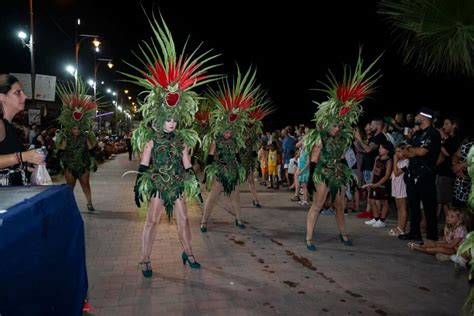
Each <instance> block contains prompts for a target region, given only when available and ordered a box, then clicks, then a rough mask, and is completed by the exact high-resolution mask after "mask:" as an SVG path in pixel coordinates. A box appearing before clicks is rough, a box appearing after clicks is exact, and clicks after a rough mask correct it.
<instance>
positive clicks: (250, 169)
mask: <svg viewBox="0 0 474 316" xmlns="http://www.w3.org/2000/svg"><path fill="white" fill-rule="evenodd" d="M255 103H256V104H257V105H256V106H255V107H254V108H253V109H252V110H251V111H250V112H249V123H248V126H247V130H248V132H247V137H246V138H245V147H244V148H242V150H241V151H240V159H241V160H242V166H243V167H244V169H245V171H246V173H247V183H248V185H249V189H250V193H251V194H252V204H253V206H255V207H257V208H260V207H262V205H261V204H260V203H259V201H258V197H257V190H256V189H255V179H254V171H255V168H256V166H257V150H258V148H259V146H260V138H259V135H261V134H262V133H263V131H262V125H263V124H262V120H263V118H264V117H265V116H267V115H268V114H270V113H272V112H273V111H274V108H273V107H271V106H269V104H270V100H269V99H268V98H267V97H266V94H265V93H262V96H261V97H258V99H257V101H256V102H255Z"/></svg>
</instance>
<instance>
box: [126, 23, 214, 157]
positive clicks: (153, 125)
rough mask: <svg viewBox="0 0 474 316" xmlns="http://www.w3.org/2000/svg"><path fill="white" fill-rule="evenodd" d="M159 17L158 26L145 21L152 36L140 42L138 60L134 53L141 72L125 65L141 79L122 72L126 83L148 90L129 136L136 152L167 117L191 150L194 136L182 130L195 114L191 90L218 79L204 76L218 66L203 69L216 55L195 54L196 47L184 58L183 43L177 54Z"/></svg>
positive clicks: (193, 97) (184, 48) (136, 68)
mask: <svg viewBox="0 0 474 316" xmlns="http://www.w3.org/2000/svg"><path fill="white" fill-rule="evenodd" d="M147 18H148V16H147ZM160 18H161V25H160V23H159V22H158V21H157V19H156V18H155V16H154V15H153V16H152V19H150V18H148V21H149V23H150V26H151V28H152V30H153V33H154V35H155V37H154V38H152V39H151V41H150V43H147V42H145V41H143V46H140V50H141V52H142V55H143V56H142V57H140V56H138V55H137V54H135V56H137V58H138V59H139V61H140V62H141V64H142V66H143V67H144V69H145V70H143V69H140V68H139V67H136V66H133V65H131V64H129V63H127V64H128V65H129V66H130V67H132V68H133V69H135V70H136V71H138V72H139V73H140V74H141V77H139V76H135V75H131V74H126V73H123V74H124V75H125V76H127V77H129V78H131V80H127V81H128V82H132V83H134V84H137V85H139V86H141V87H144V88H146V89H147V90H149V93H148V95H147V96H146V97H145V100H144V102H143V103H141V106H140V109H139V111H141V112H142V115H143V121H142V122H141V123H140V126H139V128H138V129H137V130H135V131H134V133H133V140H134V145H135V147H136V148H137V149H138V150H139V151H141V150H142V149H143V147H144V146H145V144H146V143H147V142H148V141H149V140H150V139H151V138H152V135H154V133H155V131H154V130H159V131H161V130H162V129H163V124H164V122H165V120H166V119H168V118H174V119H175V120H176V121H177V122H178V125H179V129H178V132H179V133H180V134H181V135H182V136H183V139H184V141H185V142H186V143H187V144H188V145H189V146H191V147H193V146H194V145H195V143H196V142H197V141H198V137H197V134H196V132H194V131H192V130H186V129H187V128H190V127H191V125H192V123H193V120H194V114H195V113H196V112H197V111H198V95H197V94H196V93H195V92H193V91H191V89H194V88H196V87H198V86H200V85H203V84H206V83H208V82H211V81H213V80H216V79H218V78H219V77H220V76H219V75H209V74H207V72H208V71H209V70H210V69H211V68H214V67H216V66H218V65H214V64H211V65H208V66H205V64H208V63H209V61H211V60H213V59H214V58H216V57H217V56H218V55H210V52H211V50H208V51H206V52H204V53H202V54H200V55H197V51H198V49H199V48H200V46H201V45H199V46H198V48H196V49H195V50H194V51H193V52H192V53H191V55H189V56H187V55H186V54H185V50H186V44H187V42H186V44H185V45H184V47H183V50H182V52H181V53H180V54H179V55H178V54H177V53H176V49H175V45H174V42H173V38H172V36H171V32H170V31H169V29H168V27H167V26H166V23H165V21H164V19H163V17H162V16H161V15H160Z"/></svg>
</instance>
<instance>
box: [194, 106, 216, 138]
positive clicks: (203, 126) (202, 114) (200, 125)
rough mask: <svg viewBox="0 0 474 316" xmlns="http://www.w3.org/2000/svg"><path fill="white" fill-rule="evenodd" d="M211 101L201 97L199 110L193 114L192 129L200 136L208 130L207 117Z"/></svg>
mask: <svg viewBox="0 0 474 316" xmlns="http://www.w3.org/2000/svg"><path fill="white" fill-rule="evenodd" d="M211 108H212V101H211V100H210V99H208V98H202V99H201V100H200V102H199V110H198V111H197V112H196V114H195V115H194V116H195V118H196V120H195V121H194V129H195V130H196V131H197V132H198V134H199V135H200V136H204V135H205V134H206V133H207V132H208V131H209V117H210V114H211Z"/></svg>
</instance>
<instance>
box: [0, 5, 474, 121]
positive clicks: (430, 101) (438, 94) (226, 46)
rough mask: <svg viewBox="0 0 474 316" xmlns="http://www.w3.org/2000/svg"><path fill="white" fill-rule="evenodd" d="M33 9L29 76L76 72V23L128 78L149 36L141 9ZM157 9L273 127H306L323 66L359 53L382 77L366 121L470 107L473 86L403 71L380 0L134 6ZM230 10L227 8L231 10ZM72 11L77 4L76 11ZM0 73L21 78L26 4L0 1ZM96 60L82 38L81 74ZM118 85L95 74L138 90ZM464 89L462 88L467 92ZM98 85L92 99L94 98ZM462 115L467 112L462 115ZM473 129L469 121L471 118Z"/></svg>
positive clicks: (89, 72) (103, 70)
mask: <svg viewBox="0 0 474 316" xmlns="http://www.w3.org/2000/svg"><path fill="white" fill-rule="evenodd" d="M126 3H127V4H126V5H124V4H120V5H117V1H99V0H95V1H89V0H81V1H78V0H76V1H73V0H42V1H38V0H36V1H35V33H36V34H35V36H36V40H35V43H36V44H35V50H36V53H35V56H36V72H37V73H39V74H46V75H54V76H57V77H58V79H60V80H65V79H70V78H71V77H69V75H68V74H67V73H66V72H65V70H64V68H65V65H66V64H67V63H71V64H74V61H75V57H74V56H75V55H74V27H75V21H76V19H77V17H80V18H81V26H80V29H79V33H86V34H98V35H100V36H101V41H102V45H101V52H100V53H99V55H98V58H113V60H114V64H115V65H116V66H117V67H116V68H115V70H120V71H131V69H129V68H128V67H127V66H126V65H125V64H124V63H123V62H122V60H126V61H129V62H131V63H135V64H138V63H137V60H136V58H135V57H134V56H133V55H132V53H131V51H132V50H135V51H137V48H138V44H139V43H140V41H141V40H146V39H149V38H150V36H151V31H150V28H149V26H148V24H147V21H146V19H145V15H144V14H143V11H142V8H141V6H140V1H127V2H126ZM153 3H154V4H155V10H156V11H157V9H158V8H159V9H160V10H161V13H162V15H163V16H164V18H165V20H166V22H167V24H168V26H169V28H170V29H171V32H172V33H173V37H174V40H175V43H176V46H177V47H178V49H180V48H181V47H182V44H183V43H184V41H185V40H186V38H187V36H188V35H191V37H190V42H189V44H188V47H189V48H194V47H196V45H198V44H199V43H200V42H204V44H203V48H204V49H209V48H214V50H215V52H216V53H220V54H222V56H221V57H219V58H218V61H219V62H221V63H223V64H224V65H223V66H221V67H220V68H218V70H217V69H216V72H217V71H218V72H220V73H226V74H228V75H232V73H233V72H234V70H235V62H238V64H239V65H240V67H241V69H246V68H247V67H248V66H250V65H253V66H256V67H257V69H258V73H257V78H258V81H259V82H260V83H261V84H262V86H263V87H264V88H266V89H268V90H269V93H270V96H271V98H272V100H273V102H274V104H275V106H276V107H277V108H278V112H277V113H276V114H274V115H273V117H272V119H271V122H267V123H270V124H272V126H274V127H282V126H284V125H286V124H287V123H303V122H308V121H309V119H310V117H312V114H313V113H314V111H315V110H316V105H315V104H313V103H312V100H315V101H320V102H321V101H324V99H325V96H324V94H322V93H320V92H317V91H312V90H311V89H314V88H321V85H320V84H319V83H318V80H322V81H324V80H325V76H326V74H327V70H328V69H329V68H330V69H331V70H332V71H333V72H334V73H335V74H336V75H337V74H341V71H342V63H350V64H355V60H356V58H357V52H358V48H359V45H362V46H363V56H364V59H365V60H366V61H371V60H373V59H374V58H375V57H376V56H378V55H379V54H380V53H382V52H384V56H383V57H382V59H381V61H380V62H379V64H378V67H379V68H380V69H381V73H382V74H383V78H382V79H381V80H380V82H379V88H378V91H377V93H375V94H374V96H373V99H372V100H369V101H368V102H366V103H365V105H364V107H365V110H366V112H367V114H366V115H365V118H368V117H371V116H373V115H386V114H393V113H394V112H395V111H397V110H402V111H405V112H407V111H415V110H416V109H417V108H418V107H420V106H431V107H432V108H434V109H436V110H440V111H441V112H442V113H443V114H455V115H456V114H457V115H460V114H461V113H462V112H461V108H463V109H465V108H466V107H467V106H472V101H470V100H471V99H470V98H468V96H470V94H468V92H470V91H472V87H473V84H474V80H473V79H472V78H462V77H459V78H454V77H448V76H444V75H431V76H427V75H425V74H423V73H422V72H421V71H419V70H416V69H414V67H413V65H410V64H409V65H404V64H403V63H402V56H401V55H400V53H399V51H398V47H399V45H398V44H397V43H396V42H395V41H394V39H395V36H394V35H393V34H391V31H390V28H389V26H388V25H387V23H386V22H385V21H384V20H383V17H382V16H380V15H379V14H377V12H376V11H377V3H378V1H369V0H367V1H349V0H348V1H296V0H294V1H286V2H285V4H281V5H280V4H278V5H277V4H275V3H274V2H273V1H268V2H265V3H264V2H263V1H255V0H254V1H247V0H244V1H235V2H230V1H220V2H216V3H214V2H209V1H192V2H189V3H188V2H185V1H142V4H143V6H144V7H145V9H146V10H147V12H149V13H151V12H152V7H153ZM232 3H234V4H232ZM79 4H80V6H79ZM0 12H1V13H0V15H1V19H0V30H1V31H0V49H1V52H2V53H1V57H2V58H1V59H0V73H6V72H29V70H30V62H29V53H28V50H27V49H26V48H23V47H22V46H21V43H20V41H19V40H18V39H17V37H16V32H17V30H18V29H19V28H24V29H26V30H28V24H29V22H28V21H29V17H28V1H27V0H21V1H9V2H8V3H2V9H1V11H0ZM93 54H94V52H93V49H92V48H91V46H90V44H89V43H88V42H87V41H86V40H85V41H83V43H82V44H81V51H80V61H79V63H80V73H81V76H82V77H84V78H86V79H87V78H91V77H92V76H93V61H94V55H93ZM119 79H123V77H122V76H121V75H119V74H117V73H115V72H112V71H110V70H108V69H107V67H106V66H105V64H102V65H101V66H100V67H99V72H98V80H99V81H100V80H104V81H106V84H105V85H104V86H106V87H111V88H115V89H118V88H120V89H122V90H123V89H124V88H128V89H130V90H133V93H134V94H138V92H139V90H138V89H137V88H134V87H132V86H130V85H129V84H125V83H121V82H118V81H117V80H119ZM468 87H469V88H470V89H468ZM100 89H101V88H100V87H99V92H101V91H100ZM463 111H465V110H463ZM470 121H471V122H472V120H470Z"/></svg>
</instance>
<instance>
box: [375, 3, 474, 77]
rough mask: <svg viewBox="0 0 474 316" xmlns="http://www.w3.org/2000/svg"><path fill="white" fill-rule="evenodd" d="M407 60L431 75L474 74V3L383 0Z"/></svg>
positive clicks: (383, 12) (406, 61)
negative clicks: (436, 73) (434, 73)
mask: <svg viewBox="0 0 474 316" xmlns="http://www.w3.org/2000/svg"><path fill="white" fill-rule="evenodd" d="M379 12H380V13H381V14H383V15H385V16H386V17H387V20H388V21H389V23H390V24H391V25H392V26H393V28H394V31H395V32H396V33H397V35H398V39H399V41H400V43H401V50H402V51H403V53H404V61H405V63H408V62H410V61H412V60H414V61H415V65H416V67H419V68H421V69H422V70H424V71H425V72H427V73H433V72H439V73H453V74H464V75H473V74H474V45H473V42H474V1H472V0H417V1H414V0H383V1H381V2H380V10H379Z"/></svg>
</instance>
